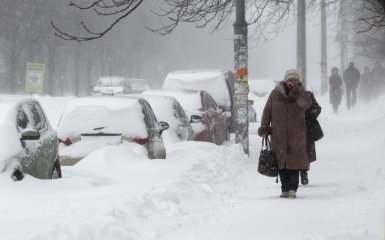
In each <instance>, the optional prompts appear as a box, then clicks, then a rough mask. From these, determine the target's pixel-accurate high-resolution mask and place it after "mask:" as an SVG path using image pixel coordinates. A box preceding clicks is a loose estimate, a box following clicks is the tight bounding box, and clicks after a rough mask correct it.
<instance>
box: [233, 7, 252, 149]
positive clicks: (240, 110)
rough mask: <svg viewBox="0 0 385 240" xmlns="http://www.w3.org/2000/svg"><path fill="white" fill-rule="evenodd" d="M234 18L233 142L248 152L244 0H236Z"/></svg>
mask: <svg viewBox="0 0 385 240" xmlns="http://www.w3.org/2000/svg"><path fill="white" fill-rule="evenodd" d="M235 10H236V20H235V23H234V69H235V84H234V97H235V101H234V111H233V114H235V123H234V124H235V142H236V143H241V144H242V146H243V149H244V151H245V153H246V154H247V155H248V154H249V119H248V93H249V83H248V52H247V22H246V20H245V0H236V5H235Z"/></svg>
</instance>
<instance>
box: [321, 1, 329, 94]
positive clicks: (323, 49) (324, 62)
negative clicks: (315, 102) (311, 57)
mask: <svg viewBox="0 0 385 240" xmlns="http://www.w3.org/2000/svg"><path fill="white" fill-rule="evenodd" d="M327 61H328V60H327V32H326V2H325V0H321V94H322V95H324V94H325V93H326V92H327V90H328V82H327V79H328V62H327Z"/></svg>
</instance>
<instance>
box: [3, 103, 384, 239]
mask: <svg viewBox="0 0 385 240" xmlns="http://www.w3.org/2000/svg"><path fill="white" fill-rule="evenodd" d="M67 100H68V99H63V98H41V101H42V102H43V105H44V106H45V107H46V109H47V112H48V116H49V118H50V120H51V121H52V122H53V123H54V124H55V123H56V122H57V121H58V119H59V117H60V114H59V112H60V111H59V110H58V107H57V106H60V107H61V106H64V103H65V101H67ZM384 101H385V98H382V99H379V101H378V102H379V103H380V102H384ZM319 102H320V104H321V106H322V107H323V112H322V114H321V116H320V122H321V124H322V126H323V128H324V132H325V138H324V139H322V140H321V141H319V142H317V157H318V160H317V161H316V162H315V163H313V164H312V166H311V171H310V172H309V180H310V184H309V185H308V186H305V187H303V186H301V187H300V189H299V190H298V194H297V196H298V198H297V199H295V200H291V199H280V198H279V197H278V196H279V193H280V185H279V184H276V183H275V178H267V177H264V176H262V175H259V174H257V173H256V168H257V158H258V152H259V150H260V141H261V139H260V138H259V137H257V136H256V135H253V134H252V135H250V140H251V145H250V148H251V154H250V157H249V158H247V157H246V156H245V155H244V154H243V152H242V149H241V147H240V146H238V145H234V144H231V143H228V144H227V145H226V146H215V145H213V144H209V143H199V142H185V143H180V144H176V145H173V146H172V147H171V148H170V149H168V155H167V156H168V157H167V159H166V160H147V159H146V157H145V155H146V154H145V151H144V149H143V148H142V147H141V146H137V145H133V144H127V145H123V146H119V147H116V146H114V147H113V146H111V147H108V148H104V149H100V150H98V151H96V152H94V153H93V154H91V155H90V156H88V157H87V158H86V159H84V160H82V161H81V162H80V163H79V164H77V165H75V166H74V167H63V174H64V177H63V179H60V180H55V181H42V180H38V179H34V178H32V177H27V178H26V179H25V180H23V181H22V182H17V183H15V182H12V181H11V180H10V179H9V177H7V176H0V187H1V189H2V191H1V192H2V194H1V197H0V239H2V240H8V239H9V240H11V239H12V240H26V239H33V240H45V239H59V240H76V239H79V240H80V239H81V240H91V239H93V240H94V239H97V240H101V239H103V240H104V239H112V240H123V239H124V240H130V239H132V240H137V239H138V240H139V239H140V240H152V239H158V240H198V239H199V240H205V239H207V240H209V239H210V240H213V239H218V240H235V239H237V240H256V239H264V240H270V239H271V240H275V239H289V240H291V239H293V240H298V239H303V240H345V239H346V240H351V239H353V240H355V239H357V240H358V239H359V240H363V239H365V240H381V239H384V219H385V188H384V186H385V161H384V156H385V149H384V145H385V131H384V130H383V128H384V126H385V106H383V105H381V104H373V105H371V106H362V105H359V106H358V107H357V109H355V110H353V111H351V112H347V111H346V110H344V108H342V110H341V113H340V114H339V115H334V114H332V111H331V109H330V107H329V105H328V102H327V98H326V97H325V98H320V99H319ZM259 113H260V112H259ZM256 126H257V125H251V131H250V132H251V133H253V132H255V128H256Z"/></svg>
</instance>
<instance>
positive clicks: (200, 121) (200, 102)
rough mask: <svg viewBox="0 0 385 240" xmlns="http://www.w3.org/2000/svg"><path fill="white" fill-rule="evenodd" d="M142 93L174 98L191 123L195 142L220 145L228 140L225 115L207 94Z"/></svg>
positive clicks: (181, 91) (189, 92)
mask: <svg viewBox="0 0 385 240" xmlns="http://www.w3.org/2000/svg"><path fill="white" fill-rule="evenodd" d="M144 93H145V94H147V93H149V94H153V95H162V96H171V97H174V98H176V99H177V100H178V102H179V103H180V104H181V106H182V107H183V109H184V110H185V112H186V114H187V115H188V116H189V118H190V119H191V122H192V123H193V124H192V127H193V130H194V134H195V140H196V141H206V142H213V143H216V144H222V143H223V142H224V141H225V140H226V139H227V138H228V134H229V132H228V128H227V123H226V115H225V114H224V113H223V110H221V109H220V108H219V107H218V105H217V104H216V102H215V101H214V99H213V98H212V97H211V96H210V94H209V93H208V92H206V91H197V90H176V89H161V90H152V91H145V92H144Z"/></svg>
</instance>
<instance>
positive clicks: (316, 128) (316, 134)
mask: <svg viewBox="0 0 385 240" xmlns="http://www.w3.org/2000/svg"><path fill="white" fill-rule="evenodd" d="M306 126H307V128H306V131H307V134H308V137H309V139H310V140H312V141H318V140H320V139H321V138H323V136H324V132H323V131H322V128H321V125H320V124H319V122H318V120H317V119H311V120H309V121H308V122H307V124H306Z"/></svg>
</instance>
